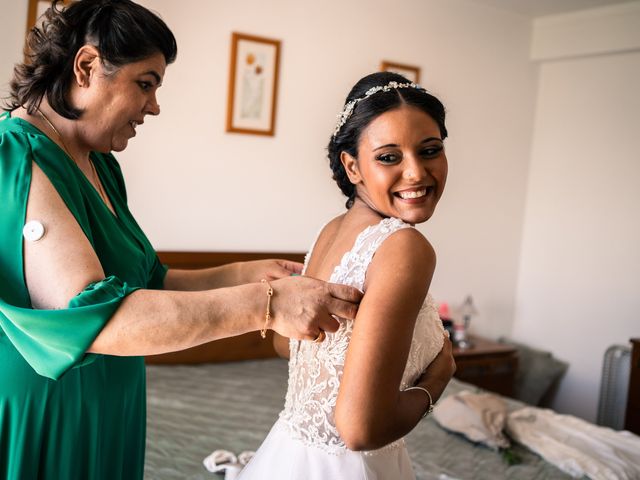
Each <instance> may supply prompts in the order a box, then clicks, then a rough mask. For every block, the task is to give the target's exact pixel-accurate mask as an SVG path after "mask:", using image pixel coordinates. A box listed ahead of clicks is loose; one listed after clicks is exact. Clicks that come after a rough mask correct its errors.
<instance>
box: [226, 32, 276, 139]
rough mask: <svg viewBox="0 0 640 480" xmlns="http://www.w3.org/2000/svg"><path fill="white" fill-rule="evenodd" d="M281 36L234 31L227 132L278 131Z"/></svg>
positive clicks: (255, 133) (271, 134)
mask: <svg viewBox="0 0 640 480" xmlns="http://www.w3.org/2000/svg"><path fill="white" fill-rule="evenodd" d="M280 45H281V42H280V40H274V39H271V38H264V37H258V36H255V35H248V34H244V33H238V32H233V33H232V35H231V61H230V67H229V94H228V95H229V96H228V100H227V127H226V131H227V132H234V133H248V134H254V135H269V136H273V135H274V133H275V122H276V102H277V97H278V74H279V69H280Z"/></svg>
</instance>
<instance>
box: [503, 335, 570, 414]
mask: <svg viewBox="0 0 640 480" xmlns="http://www.w3.org/2000/svg"><path fill="white" fill-rule="evenodd" d="M498 341H499V342H500V343H504V344H507V345H512V346H514V347H516V349H517V351H518V370H517V371H516V378H515V383H514V387H513V396H514V397H515V398H517V399H518V400H522V401H523V402H526V403H528V404H529V405H536V406H539V405H542V404H548V403H549V401H550V397H551V395H552V394H553V393H554V390H555V387H556V386H557V385H558V383H559V381H560V379H561V378H562V376H563V375H564V373H565V372H566V371H567V368H569V364H568V363H566V362H563V361H561V360H558V359H556V358H554V357H553V355H552V354H551V352H546V351H544V350H538V349H535V348H531V347H528V346H527V345H523V344H521V343H517V342H514V341H512V340H510V339H508V338H505V337H500V338H499V339H498Z"/></svg>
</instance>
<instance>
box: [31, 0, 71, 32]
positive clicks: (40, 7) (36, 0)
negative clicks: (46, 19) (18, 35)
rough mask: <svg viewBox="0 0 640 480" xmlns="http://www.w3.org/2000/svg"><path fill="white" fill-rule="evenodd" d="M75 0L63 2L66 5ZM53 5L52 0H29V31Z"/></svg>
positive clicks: (64, 0) (63, 0)
mask: <svg viewBox="0 0 640 480" xmlns="http://www.w3.org/2000/svg"><path fill="white" fill-rule="evenodd" d="M72 1H73V0H62V3H63V4H64V5H65V6H66V5H69V4H70V3H71V2H72ZM50 6H51V0H29V6H28V7H27V30H26V32H25V33H26V34H28V33H29V30H31V29H32V28H33V27H35V26H36V22H37V21H38V19H39V18H40V17H41V16H42V14H43V13H44V12H45V11H46V10H47V8H49V7H50Z"/></svg>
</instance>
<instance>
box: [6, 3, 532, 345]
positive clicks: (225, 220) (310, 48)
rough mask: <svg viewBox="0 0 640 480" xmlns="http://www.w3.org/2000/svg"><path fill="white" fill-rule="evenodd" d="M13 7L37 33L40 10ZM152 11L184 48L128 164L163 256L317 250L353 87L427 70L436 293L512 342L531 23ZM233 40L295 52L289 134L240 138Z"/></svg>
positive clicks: (283, 92)
mask: <svg viewBox="0 0 640 480" xmlns="http://www.w3.org/2000/svg"><path fill="white" fill-rule="evenodd" d="M2 1H4V2H9V1H10V2H11V4H10V6H9V7H7V8H3V10H2V11H3V17H4V16H5V15H6V16H7V18H8V17H9V16H13V17H14V18H15V19H16V22H15V23H16V24H18V23H21V22H22V19H23V17H24V15H25V13H24V11H25V10H26V3H27V2H26V0H21V1H19V2H16V1H15V0H2ZM141 3H143V4H144V5H146V6H148V7H150V8H152V9H154V10H156V11H158V12H160V14H161V15H162V16H163V17H164V18H165V19H166V21H167V22H168V23H169V25H170V26H171V28H172V29H173V30H174V31H175V34H176V37H177V39H178V43H179V49H180V53H179V56H178V60H177V62H176V63H175V64H174V65H172V66H170V67H169V69H168V71H167V75H166V79H165V82H164V86H163V87H162V89H161V91H160V98H159V99H160V104H161V107H162V115H160V116H159V117H157V118H149V119H148V120H147V122H146V123H145V124H144V125H143V126H141V127H139V129H138V136H137V137H136V138H135V139H134V140H133V141H132V142H131V144H130V146H129V148H128V149H127V150H126V151H125V152H123V153H122V154H120V155H119V158H120V160H121V162H122V165H123V169H124V172H125V176H126V178H127V182H128V189H129V198H130V205H131V208H132V210H133V212H134V214H135V215H136V216H137V218H138V219H139V221H140V223H141V225H142V226H143V228H144V229H145V231H146V232H147V233H148V235H149V237H150V238H151V240H152V241H153V242H154V244H155V245H156V247H157V248H158V249H164V250H167V249H180V250H235V251H246V250H263V251H264V250H267V251H268V250H271V251H305V250H306V249H307V248H308V247H309V244H310V243H311V241H312V239H313V236H314V235H315V233H316V232H317V230H318V228H319V227H320V226H321V225H322V224H323V223H324V222H325V221H326V220H328V219H329V218H330V217H331V216H333V215H335V214H337V213H340V212H341V211H342V209H343V203H344V199H343V198H342V197H341V195H340V193H339V191H338V189H337V187H336V186H335V185H334V184H333V182H332V181H331V179H330V172H329V168H328V166H327V162H326V159H325V154H324V148H325V145H326V142H327V140H328V138H329V135H330V133H331V132H332V130H333V127H334V122H335V118H336V114H337V113H338V112H339V111H340V110H341V108H342V102H343V100H344V97H345V96H346V94H347V92H348V90H349V89H350V87H351V85H352V84H353V83H354V82H355V81H356V80H357V79H358V78H360V77H361V76H362V75H364V74H366V73H369V72H371V71H375V70H377V69H378V66H379V64H380V61H381V60H383V59H386V60H392V61H396V62H399V63H409V64H416V65H419V66H421V67H422V75H423V79H424V80H423V83H424V85H425V86H427V87H428V88H429V89H431V90H432V91H433V92H434V93H436V94H437V95H439V96H440V97H441V98H442V100H443V101H444V102H445V104H446V105H447V108H448V111H449V120H448V127H449V131H450V135H451V137H450V139H449V140H447V151H448V156H449V160H450V176H449V183H448V186H447V192H446V194H445V197H444V198H443V200H442V202H441V205H440V207H439V211H438V212H437V213H436V216H435V217H434V218H433V220H432V221H430V222H429V223H428V224H426V225H424V226H422V227H421V229H422V231H423V232H425V234H426V235H427V236H428V237H429V238H430V240H431V241H432V243H433V244H434V246H435V247H436V250H437V252H438V268H437V271H436V278H435V280H434V284H433V289H432V290H433V293H434V294H435V296H436V298H439V299H444V300H449V301H450V302H452V303H454V304H455V303H457V302H461V301H462V299H463V298H464V296H465V295H466V294H469V293H471V294H473V295H474V299H475V301H476V303H477V306H478V309H479V310H480V316H479V317H478V318H477V319H476V320H474V322H473V328H474V329H475V330H476V331H480V332H482V333H485V334H487V335H491V336H495V335H499V334H503V333H505V332H508V331H510V328H511V324H512V321H513V315H514V298H515V285H516V278H517V266H518V260H517V259H518V254H519V253H518V252H519V248H520V243H521V235H522V221H523V220H522V219H523V217H522V212H523V208H524V191H525V185H526V175H527V168H528V161H529V148H530V142H531V130H532V122H533V108H534V100H535V88H536V85H535V81H536V80H535V66H533V65H531V63H530V61H529V58H528V53H529V49H530V26H531V25H530V24H531V22H530V20H529V19H527V18H525V17H523V16H519V15H516V14H510V13H507V12H503V11H500V10H496V9H493V8H489V7H484V6H481V5H477V4H475V3H474V2H470V1H466V0H446V1H445V0H404V1H403V2H402V3H401V4H400V6H398V7H396V6H394V7H393V8H391V7H390V6H389V2H383V1H381V0H353V1H350V2H344V1H340V0H327V1H324V2H309V1H296V0H274V1H271V2H261V1H258V0H239V1H236V2H223V1H220V0H218V1H210V2H202V1H196V0H182V1H180V2H176V1H175V0H142V1H141ZM5 23H7V24H12V23H13V22H11V21H9V20H7V21H6V22H5ZM232 31H239V32H245V33H252V34H256V35H263V36H267V37H273V38H278V39H280V40H282V41H283V48H282V65H281V72H280V73H281V75H280V88H279V102H278V109H277V124H276V136H275V137H273V138H264V137H258V136H250V135H239V134H227V133H225V132H224V123H225V112H226V101H227V78H228V65H229V49H230V37H231V32H232ZM3 34H6V32H3ZM18 34H20V32H18ZM7 35H8V34H7ZM13 43H14V44H17V43H19V42H16V41H15V39H13ZM14 48H16V49H18V48H19V47H18V46H17V45H16V46H15V47H14ZM16 55H17V54H14V57H15V56H16ZM17 57H18V58H19V55H17ZM5 64H6V62H4V60H3V64H2V65H0V67H2V68H3V70H2V72H5V73H4V75H5V76H8V75H9V74H10V68H5Z"/></svg>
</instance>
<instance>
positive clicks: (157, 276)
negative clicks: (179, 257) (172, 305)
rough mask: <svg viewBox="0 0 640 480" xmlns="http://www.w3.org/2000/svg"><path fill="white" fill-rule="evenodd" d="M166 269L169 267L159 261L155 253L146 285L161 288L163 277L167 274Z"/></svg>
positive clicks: (154, 288) (162, 286)
mask: <svg viewBox="0 0 640 480" xmlns="http://www.w3.org/2000/svg"><path fill="white" fill-rule="evenodd" d="M168 270H169V267H167V266H166V265H165V264H163V263H160V259H159V258H158V256H157V255H156V260H155V262H153V267H151V272H150V273H149V284H148V287H149V288H150V289H153V290H162V289H163V288H164V277H166V276H167V271H168Z"/></svg>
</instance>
